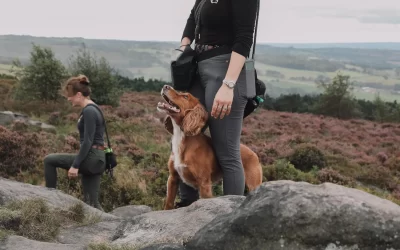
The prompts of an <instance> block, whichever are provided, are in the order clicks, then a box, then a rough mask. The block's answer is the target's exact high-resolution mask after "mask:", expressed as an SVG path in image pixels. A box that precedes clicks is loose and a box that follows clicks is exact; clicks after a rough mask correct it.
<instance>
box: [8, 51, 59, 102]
mask: <svg viewBox="0 0 400 250" xmlns="http://www.w3.org/2000/svg"><path fill="white" fill-rule="evenodd" d="M30 55H31V57H30V62H29V64H28V65H26V66H23V65H22V64H21V63H20V62H19V61H18V60H17V61H14V62H13V68H12V70H11V71H12V72H14V73H15V75H16V77H17V79H18V83H17V85H16V88H15V92H14V98H15V99H20V100H26V101H31V100H40V101H43V102H45V103H47V102H49V101H57V100H58V99H59V98H61V96H60V94H59V93H60V92H59V91H60V88H61V83H62V81H63V80H65V78H66V77H67V70H66V68H65V67H64V65H63V64H62V63H61V61H59V60H57V59H56V58H55V55H54V53H53V51H52V50H51V49H50V48H42V47H40V46H39V45H35V44H33V47H32V51H31V53H30Z"/></svg>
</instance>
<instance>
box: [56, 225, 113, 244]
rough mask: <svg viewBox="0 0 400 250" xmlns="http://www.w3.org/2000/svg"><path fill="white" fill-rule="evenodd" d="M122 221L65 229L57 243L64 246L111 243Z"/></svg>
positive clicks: (60, 233)
mask: <svg viewBox="0 0 400 250" xmlns="http://www.w3.org/2000/svg"><path fill="white" fill-rule="evenodd" d="M120 223H121V220H113V221H102V222H98V223H95V224H90V225H85V226H78V227H71V228H63V229H61V230H60V232H59V234H58V236H57V241H58V242H60V243H63V244H81V245H89V244H91V243H94V244H98V243H110V242H111V241H112V239H113V236H114V235H115V233H116V230H117V228H118V226H119V225H120Z"/></svg>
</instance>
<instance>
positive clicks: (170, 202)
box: [164, 157, 179, 210]
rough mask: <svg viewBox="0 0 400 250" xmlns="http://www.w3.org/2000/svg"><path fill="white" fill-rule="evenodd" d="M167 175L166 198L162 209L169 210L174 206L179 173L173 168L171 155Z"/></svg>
mask: <svg viewBox="0 0 400 250" xmlns="http://www.w3.org/2000/svg"><path fill="white" fill-rule="evenodd" d="M168 168H169V176H168V183H167V198H166V201H165V205H164V210H170V209H173V208H174V204H175V198H176V194H177V192H178V187H179V175H178V173H177V172H176V171H175V169H174V161H173V160H172V157H171V158H170V160H169V161H168Z"/></svg>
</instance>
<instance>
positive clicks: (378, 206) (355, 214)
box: [186, 181, 400, 250]
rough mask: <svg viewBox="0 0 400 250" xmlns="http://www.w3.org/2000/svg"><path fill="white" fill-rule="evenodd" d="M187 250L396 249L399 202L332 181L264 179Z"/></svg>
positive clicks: (399, 234) (399, 238) (399, 233)
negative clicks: (322, 182)
mask: <svg viewBox="0 0 400 250" xmlns="http://www.w3.org/2000/svg"><path fill="white" fill-rule="evenodd" d="M186 249H215V250H217V249H231V250H236V249H237V250H239V249H240V250H246V249H249V250H250V249H270V250H274V249H285V250H306V249H307V250H320V249H321V250H328V249H330V250H339V249H341V250H345V249H348V250H350V249H352V250H356V249H357V250H358V249H360V250H361V249H362V250H379V249H384V250H389V249H392V250H393V249H400V206H398V205H396V204H395V203H393V202H390V201H388V200H385V199H381V198H379V197H377V196H374V195H371V194H368V193H366V192H363V191H360V190H356V189H351V188H346V187H343V186H340V185H335V184H331V183H325V184H321V185H312V184H309V183H305V182H293V181H273V182H267V183H263V184H262V186H261V187H260V188H259V189H257V190H255V192H253V193H251V194H250V195H249V196H248V197H247V198H246V200H245V201H244V202H243V203H242V205H241V206H240V207H239V208H238V209H236V210H235V211H233V212H232V213H230V214H226V215H221V216H218V217H216V218H215V219H214V220H213V221H211V222H210V223H208V224H207V225H205V226H204V227H203V228H201V229H200V230H198V231H197V233H196V234H195V236H194V237H193V238H192V239H191V240H190V241H189V242H188V244H187V245H186Z"/></svg>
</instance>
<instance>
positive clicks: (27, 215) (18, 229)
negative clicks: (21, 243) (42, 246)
mask: <svg viewBox="0 0 400 250" xmlns="http://www.w3.org/2000/svg"><path fill="white" fill-rule="evenodd" d="M97 221H98V219H96V218H94V217H92V218H86V216H85V214H84V209H83V205H82V204H81V203H77V204H74V205H72V206H70V207H68V208H65V209H62V210H60V209H50V207H49V206H48V205H47V203H46V202H45V201H44V200H43V199H39V198H33V199H27V200H23V201H16V202H12V203H10V204H8V205H6V206H3V207H0V239H1V238H3V239H4V238H5V237H6V236H7V235H11V234H15V235H19V236H23V237H26V238H28V239H32V240H37V241H47V242H52V241H53V240H54V239H55V237H56V236H57V234H58V232H59V229H60V228H61V227H64V226H68V225H88V224H91V223H95V222H97Z"/></svg>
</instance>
